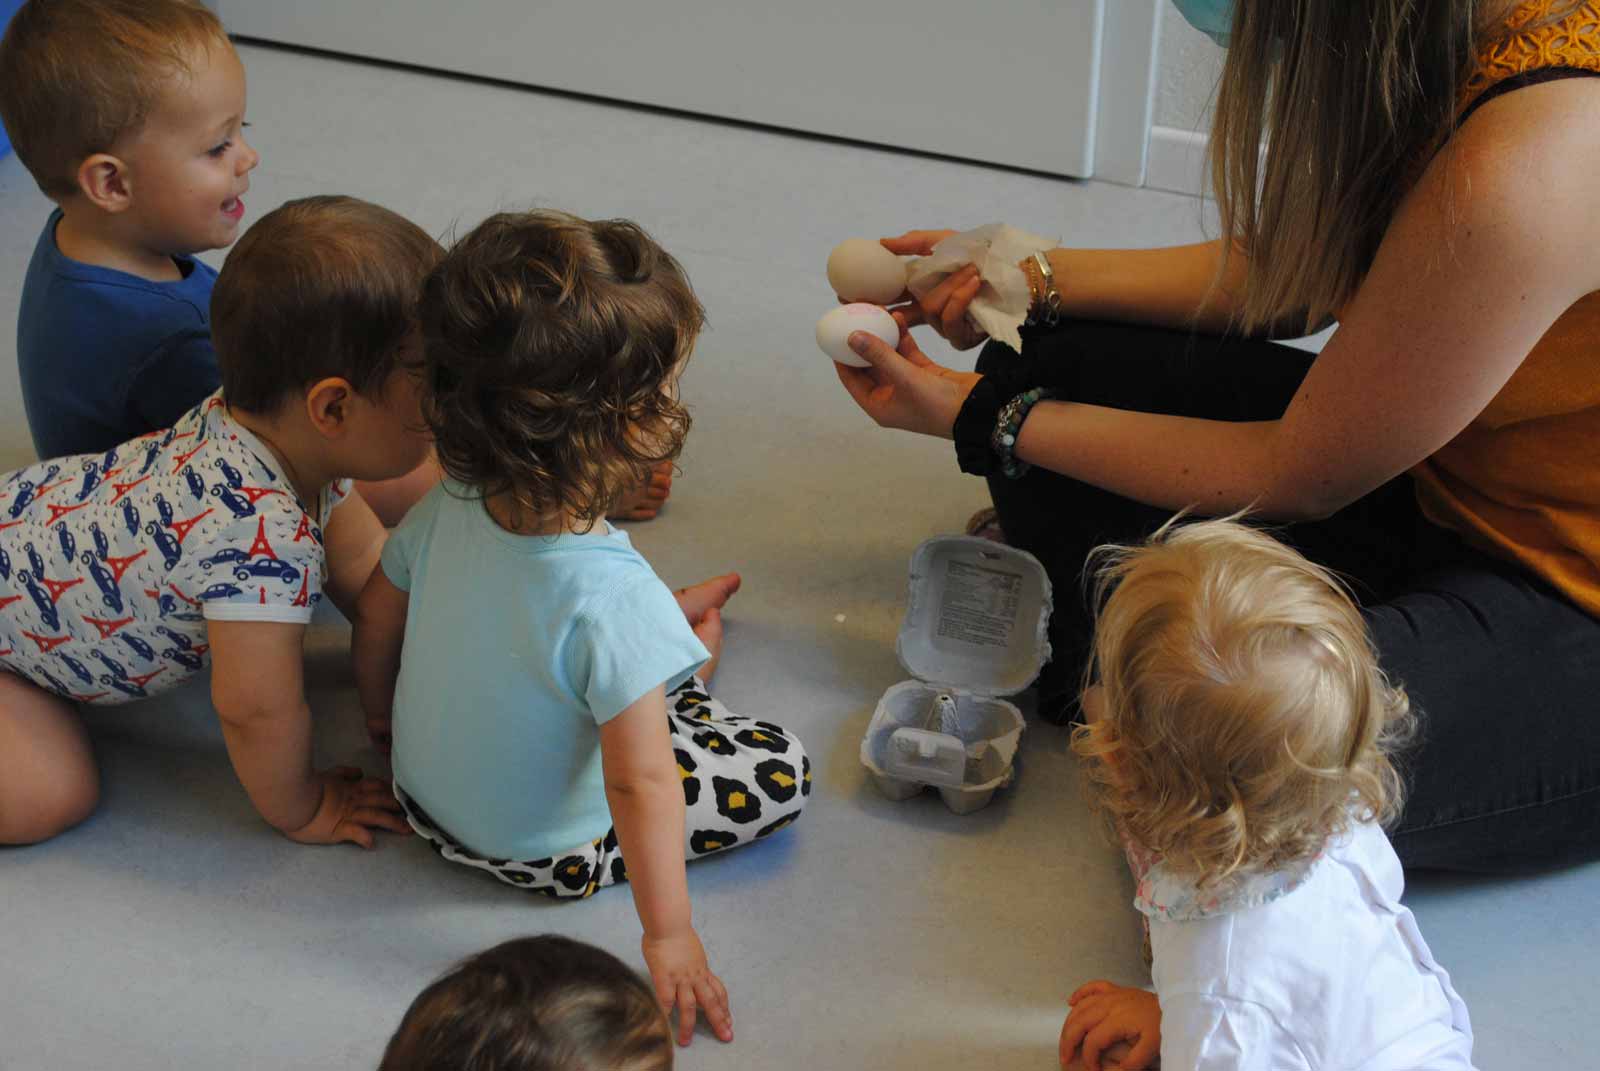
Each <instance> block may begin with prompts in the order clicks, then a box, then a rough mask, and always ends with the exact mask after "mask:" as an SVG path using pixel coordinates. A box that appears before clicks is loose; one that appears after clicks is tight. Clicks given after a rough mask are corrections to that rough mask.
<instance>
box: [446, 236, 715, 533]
mask: <svg viewBox="0 0 1600 1071" xmlns="http://www.w3.org/2000/svg"><path fill="white" fill-rule="evenodd" d="M703 320H704V310H703V309H702V308H701V306H700V302H699V301H698V300H697V299H696V298H695V295H694V291H693V290H692V289H691V288H690V286H689V281H688V279H687V278H686V277H685V276H684V273H683V269H682V268H681V267H680V266H679V265H678V262H677V261H676V260H674V259H673V258H672V257H671V256H670V255H669V254H668V253H667V252H666V251H665V250H664V249H662V248H661V247H660V246H659V245H657V244H656V242H655V241H654V240H653V239H651V237H650V236H649V235H648V234H646V233H645V232H644V231H643V230H642V229H640V228H639V227H638V225H636V224H634V223H631V222H629V221H627V220H586V219H580V218H578V217H577V216H571V215H567V214H566V213H563V212H553V211H539V212H516V213H512V212H507V213H501V214H499V215H495V216H491V217H489V218H488V219H486V220H484V221H483V222H482V223H481V224H479V225H478V226H477V227H475V228H473V230H472V232H471V233H469V234H467V235H466V236H465V237H463V238H462V239H460V241H458V242H456V243H455V245H454V246H453V247H451V249H450V251H449V253H448V254H447V255H446V256H445V258H444V260H443V261H442V262H441V263H440V264H439V266H438V267H437V268H435V269H434V270H433V272H432V273H431V274H430V275H429V276H428V279H427V282H426V284H425V285H424V287H423V298H422V331H423V360H422V371H423V395H424V397H423V413H424V415H425V416H426V417H427V420H428V425H429V428H430V429H431V431H432V432H433V437H434V442H435V449H436V451H437V454H438V458H439V464H440V467H441V468H443V469H444V471H445V473H446V474H447V475H448V476H450V477H451V478H452V479H454V480H456V481H458V482H460V483H462V484H464V485H465V486H466V487H468V488H470V489H471V490H472V491H473V492H475V493H477V494H481V495H482V496H483V497H484V498H485V499H486V500H489V501H490V503H491V512H496V511H495V509H494V506H495V505H496V504H499V505H501V506H503V507H505V512H506V513H507V514H509V515H510V517H512V518H513V519H514V520H515V523H516V524H518V525H533V526H538V525H541V524H543V525H550V524H554V523H560V524H562V525H564V526H569V527H575V528H577V529H580V530H581V529H584V528H586V527H587V526H588V525H590V524H592V523H594V522H595V521H598V520H599V519H600V518H601V517H602V516H603V515H604V514H605V512H606V511H607V510H608V509H609V507H610V506H611V504H612V502H613V501H614V500H615V499H616V497H617V496H618V495H619V494H620V493H621V492H622V491H623V490H625V489H628V488H631V487H635V486H637V485H639V484H640V483H642V482H643V481H644V479H645V477H646V476H647V475H648V473H649V472H650V470H651V469H652V468H653V467H654V466H655V465H657V464H659V463H661V462H664V461H670V460H672V459H674V458H675V457H677V455H678V451H679V450H680V448H681V447H682V445H683V439H684V436H685V435H686V434H687V433H688V430H689V414H688V412H687V411H686V410H685V409H684V408H683V407H682V406H681V405H680V404H679V403H678V397H677V380H678V376H679V375H680V374H681V372H682V371H683V366H684V363H685V361H687V359H688V357H689V351H690V350H691V348H692V347H693V345H694V340H695V337H696V335H698V333H699V331H700V327H701V324H702V322H703ZM496 516H497V519H499V517H500V514H499V513H498V512H496Z"/></svg>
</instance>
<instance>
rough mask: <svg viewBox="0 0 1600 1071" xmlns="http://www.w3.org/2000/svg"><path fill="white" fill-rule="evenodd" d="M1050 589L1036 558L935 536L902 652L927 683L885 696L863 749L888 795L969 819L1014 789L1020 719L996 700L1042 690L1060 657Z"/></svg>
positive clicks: (922, 550)
mask: <svg viewBox="0 0 1600 1071" xmlns="http://www.w3.org/2000/svg"><path fill="white" fill-rule="evenodd" d="M1051 605H1052V603H1051V590H1050V579H1049V577H1048V576H1047V575H1046V574H1045V570H1044V566H1042V565H1041V564H1040V563H1039V560H1038V559H1037V558H1035V557H1034V556H1033V555H1031V554H1029V553H1027V552H1026V551H1022V550H1018V549H1016V548H1014V547H1007V546H1005V545H1003V544H1000V543H995V542H993V541H991V540H987V539H979V538H976V537H973V536H936V537H935V538H933V539H929V540H927V541H926V542H924V543H923V544H922V545H921V546H919V547H918V548H917V549H916V551H915V552H914V553H913V554H912V556H911V570H910V593H909V600H908V605H907V608H906V616H905V619H904V621H902V622H901V626H900V633H899V636H898V638H897V640H896V643H895V649H896V653H897V654H898V655H899V657H900V662H901V664H902V665H904V666H905V667H906V669H907V670H908V671H910V672H911V673H912V674H913V675H914V676H915V677H916V678H917V680H914V681H904V682H902V683H900V684H897V685H895V686H894V687H892V688H890V689H889V690H888V691H887V692H885V693H884V695H883V698H882V699H881V700H880V701H879V703H878V707H877V710H876V711H874V713H873V716H872V721H871V722H870V723H869V724H868V726H867V733H866V736H865V737H864V738H863V739H862V741H861V762H862V764H863V765H864V766H866V767H867V769H868V770H869V771H870V772H871V773H872V775H873V778H874V780H875V781H876V782H877V784H878V787H879V788H880V789H881V790H882V791H883V793H884V794H885V795H887V796H889V797H890V798H891V799H905V798H907V797H909V796H912V795H915V794H917V793H918V792H921V791H922V790H923V789H924V788H929V787H932V788H937V789H938V790H939V793H940V795H941V796H942V797H943V799H944V801H945V804H946V805H947V806H949V807H950V809H951V810H953V811H956V812H957V813H960V814H966V813H968V812H970V811H975V810H977V809H978V808H980V807H982V806H984V805H985V804H987V803H988V802H989V800H990V799H991V798H992V797H993V796H994V793H995V791H996V790H997V789H999V788H1001V787H1004V786H1005V785H1007V784H1010V782H1011V780H1012V778H1013V776H1014V760H1015V757H1016V750H1017V744H1018V738H1019V737H1020V736H1021V735H1022V728H1023V720H1022V712H1021V711H1019V710H1018V709H1017V708H1016V706H1015V705H1014V704H1012V703H1009V702H1006V701H1005V700H1003V699H1000V698H998V697H999V696H1003V695H1011V694H1014V693H1016V692H1020V691H1021V690H1022V689H1024V688H1026V687H1027V686H1028V685H1029V684H1031V683H1032V682H1033V679H1034V678H1035V677H1036V676H1038V674H1039V670H1040V668H1041V667H1043V665H1044V663H1045V662H1046V661H1047V660H1048V659H1049V657H1050V642H1049V639H1048V629H1049V623H1050V610H1051Z"/></svg>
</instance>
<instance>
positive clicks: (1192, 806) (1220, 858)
mask: <svg viewBox="0 0 1600 1071" xmlns="http://www.w3.org/2000/svg"><path fill="white" fill-rule="evenodd" d="M1097 558H1098V562H1099V568H1098V570H1097V572H1098V584H1099V586H1098V589H1097V596H1098V597H1097V600H1096V601H1097V604H1098V605H1099V606H1100V607H1101V609H1100V613H1099V618H1098V621H1097V625H1096V632H1095V649H1094V670H1095V671H1096V672H1097V673H1098V675H1099V691H1098V693H1097V694H1093V695H1090V696H1086V702H1085V711H1086V714H1087V715H1088V722H1087V724H1085V725H1083V726H1082V727H1080V728H1079V729H1078V730H1077V732H1076V734H1075V736H1074V740H1073V748H1074V750H1075V751H1076V752H1077V753H1078V754H1079V755H1080V756H1082V757H1084V758H1087V759H1089V760H1091V761H1090V766H1089V772H1090V778H1091V780H1092V782H1093V783H1094V786H1095V788H1096V790H1097V793H1098V797H1099V802H1100V803H1101V804H1102V805H1103V807H1104V809H1105V811H1106V812H1107V813H1108V815H1109V817H1111V819H1112V820H1113V821H1114V822H1115V823H1116V825H1117V826H1118V828H1119V830H1120V831H1121V832H1122V833H1123V835H1124V836H1126V837H1128V838H1129V839H1131V840H1132V841H1133V842H1134V843H1135V844H1136V845H1138V846H1140V847H1142V848H1144V849H1147V850H1150V851H1154V852H1157V853H1159V854H1160V855H1161V857H1162V860H1163V864H1164V865H1165V866H1166V867H1167V868H1168V869H1169V870H1170V871H1171V872H1173V873H1175V874H1182V875H1185V876H1187V877H1189V878H1191V879H1192V880H1193V881H1195V883H1196V884H1198V885H1202V886H1204V885H1210V884H1213V883H1215V882H1217V881H1220V880H1223V879H1225V878H1228V877H1230V876H1232V875H1240V876H1243V875H1246V874H1251V873H1261V872H1268V871H1273V870H1279V869H1283V868H1286V867H1291V866H1294V865H1296V864H1300V863H1305V862H1308V861H1309V860H1310V859H1312V858H1314V857H1315V856H1316V854H1317V853H1318V852H1319V851H1321V849H1322V846H1323V845H1324V844H1325V843H1326V841H1327V840H1328V838H1329V837H1330V836H1332V835H1335V834H1338V833H1340V832H1342V831H1343V830H1345V829H1347V828H1348V827H1349V825H1350V823H1351V822H1352V821H1362V820H1367V819H1377V820H1380V821H1384V820H1387V819H1389V818H1391V817H1392V816H1393V815H1394V814H1395V813H1396V812H1397V811H1398V809H1399V804H1400V796H1401V783H1400V778H1399V775H1398V773H1397V772H1396V770H1395V767H1394V765H1393V764H1392V762H1391V760H1390V755H1391V754H1392V753H1393V751H1394V750H1395V749H1396V748H1397V747H1398V746H1399V744H1400V743H1402V742H1403V741H1404V739H1405V738H1406V736H1407V735H1408V733H1409V731H1410V728H1411V724H1412V719H1411V715H1410V711H1409V705H1408V703H1407V700H1406V697H1405V694H1404V693H1403V692H1402V691H1400V690H1399V689H1397V688H1394V687H1392V686H1391V685H1390V684H1389V682H1388V680H1387V678H1386V677H1385V676H1384V673H1383V671H1382V669H1380V668H1379V665H1378V660H1377V656H1376V653H1375V651H1374V649H1373V646H1372V643H1371V641H1370V639H1369V638H1368V635H1367V631H1366V625H1365V622H1364V620H1363V619H1362V616H1361V613H1360V611H1359V610H1358V609H1357V608H1356V606H1355V604H1354V603H1353V602H1352V601H1351V599H1350V597H1349V595H1348V594H1347V593H1346V592H1345V590H1344V588H1343V587H1341V586H1340V584H1339V582H1338V581H1337V580H1336V579H1335V578H1334V577H1333V575H1332V574H1331V573H1329V572H1328V571H1327V570H1326V569H1324V568H1322V567H1321V566H1318V565H1316V564H1314V563H1312V562H1310V561H1307V560H1306V559H1305V558H1304V557H1302V556H1301V555H1300V554H1298V553H1297V552H1295V551H1294V550H1292V549H1290V548H1289V547H1287V546H1285V545H1283V544H1282V543H1280V542H1278V541H1277V540H1275V539H1273V538H1272V537H1271V536H1268V535H1266V534H1264V533H1262V532H1260V531H1257V530H1255V529H1252V528H1249V527H1246V526H1245V525H1243V524H1239V523H1237V522H1235V521H1232V520H1218V521H1205V522H1199V523H1193V524H1182V525H1180V524H1177V523H1172V524H1168V525H1167V526H1165V527H1164V528H1163V529H1162V530H1161V531H1159V532H1157V533H1156V534H1155V535H1154V536H1152V537H1151V539H1150V541H1149V542H1148V543H1146V544H1145V545H1143V546H1140V547H1106V548H1101V550H1100V551H1098V552H1097Z"/></svg>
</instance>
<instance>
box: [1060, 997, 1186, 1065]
mask: <svg viewBox="0 0 1600 1071" xmlns="http://www.w3.org/2000/svg"><path fill="white" fill-rule="evenodd" d="M1067 1003H1068V1004H1069V1005H1071V1006H1072V1010H1071V1011H1070V1012H1068V1013H1067V1021H1066V1024H1065V1025H1064V1026H1063V1027H1062V1028H1061V1065H1062V1066H1063V1067H1067V1066H1069V1065H1073V1064H1074V1062H1075V1061H1077V1060H1078V1059H1079V1058H1080V1056H1081V1058H1082V1061H1083V1062H1082V1066H1083V1067H1085V1068H1087V1069H1088V1071H1101V1067H1102V1066H1109V1065H1102V1063H1101V1057H1102V1056H1111V1055H1113V1054H1112V1052H1111V1050H1112V1049H1113V1048H1114V1047H1115V1048H1122V1049H1124V1050H1126V1054H1125V1055H1121V1062H1120V1063H1119V1064H1117V1065H1116V1066H1118V1067H1120V1068H1122V1071H1142V1069H1143V1068H1146V1067H1150V1066H1151V1065H1152V1064H1153V1063H1154V1061H1155V1060H1156V1058H1157V1057H1158V1056H1159V1055H1160V1054H1161V1003H1160V1001H1158V1000H1157V999H1156V995H1155V994H1154V993H1150V992H1147V991H1145V990H1143V989H1129V988H1127V987H1126V986H1120V985H1112V984H1111V983H1110V982H1089V983H1088V984H1086V985H1082V986H1079V987H1078V991H1077V992H1076V993H1073V994H1072V996H1070V997H1068V998H1067ZM1123 1042H1126V1043H1127V1044H1126V1045H1123V1044H1121V1043H1123ZM1080 1047H1081V1050H1082V1051H1081V1052H1080V1051H1079V1050H1080Z"/></svg>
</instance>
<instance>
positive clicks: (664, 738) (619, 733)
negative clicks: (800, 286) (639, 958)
mask: <svg viewBox="0 0 1600 1071" xmlns="http://www.w3.org/2000/svg"><path fill="white" fill-rule="evenodd" d="M600 758H601V765H602V767H603V769H604V772H605V783H606V802H607V803H608V804H609V805H610V807H611V820H612V821H613V822H614V823H615V824H616V831H617V841H618V842H619V843H620V844H621V846H622V857H623V859H624V860H625V861H626V863H627V867H628V882H629V884H630V885H631V886H632V887H633V902H634V906H635V907H636V908H637V909H638V911H639V921H640V922H641V923H643V925H644V941H643V950H644V959H645V963H646V965H647V966H648V967H649V968H650V980H651V981H652V982H653V983H654V984H655V987H656V996H657V997H658V998H660V1000H661V1005H662V1007H663V1008H666V1009H668V1010H670V1009H671V1008H673V1007H674V1006H676V1007H677V1009H678V1044H680V1045H687V1044H689V1038H690V1036H691V1035H692V1034H693V1033H694V1023H695V1016H696V1013H697V1011H704V1012H705V1016H706V1021H707V1022H709V1023H710V1024H711V1028H712V1029H713V1030H714V1031H715V1032H716V1035H717V1037H718V1038H720V1039H721V1040H723V1041H732V1040H733V1016H732V1014H731V1013H730V1011H729V1010H728V991H727V989H725V988H724V987H723V985H722V980H721V979H719V978H718V977H717V976H716V975H715V974H713V973H711V967H710V965H709V963H707V961H706V952H705V948H704V946H702V945H701V943H700V936H699V934H697V933H695V930H694V925H693V923H692V921H691V919H690V912H689V882H688V877H687V874H686V873H685V866H684V828H683V827H684V804H683V781H682V778H681V776H680V775H679V773H678V767H677V761H676V759H674V757H673V754H672V743H671V738H670V736H669V735H668V732H667V704H666V694H665V689H664V688H662V687H661V686H659V685H658V686H657V687H656V688H655V689H654V690H652V691H651V692H650V693H648V694H647V695H645V696H644V697H643V698H641V699H639V700H637V701H636V702H635V703H633V704H632V705H631V706H629V707H628V708H627V709H625V710H624V711H623V712H622V713H620V714H618V715H617V716H616V717H614V718H612V719H611V720H610V721H607V722H606V723H605V724H603V725H601V726H600Z"/></svg>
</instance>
